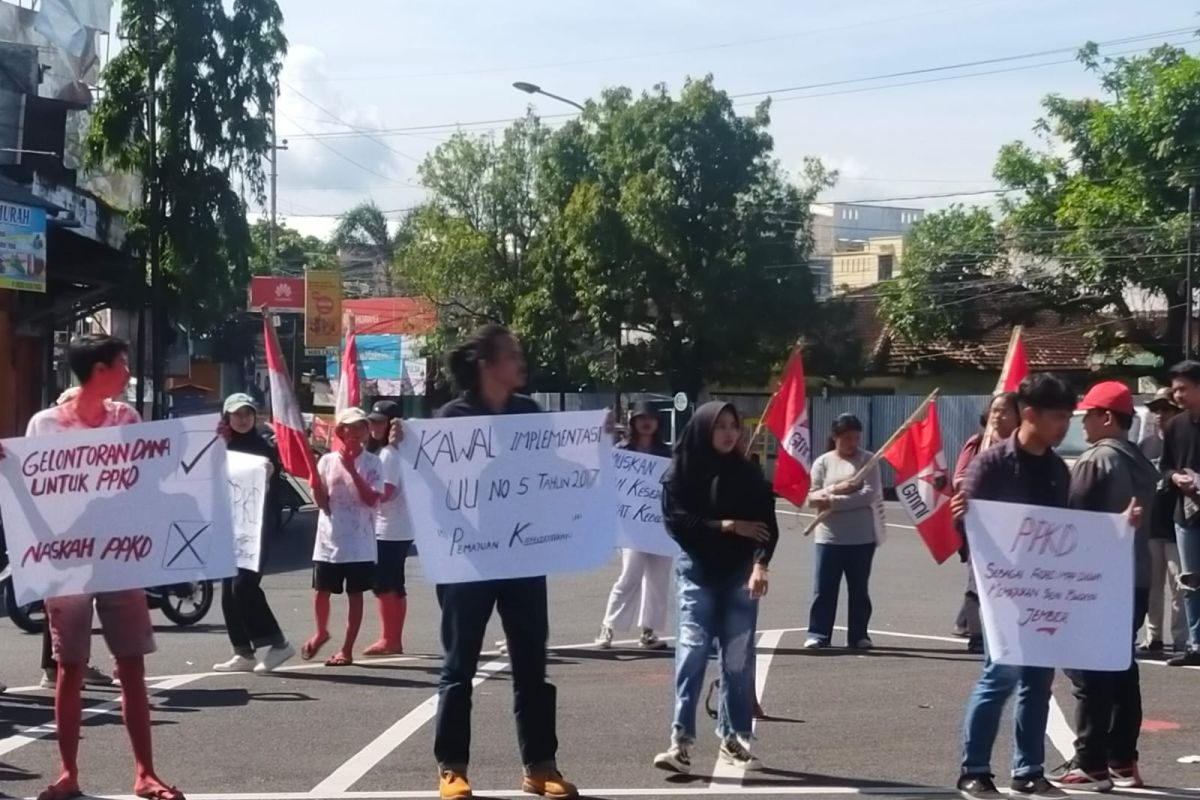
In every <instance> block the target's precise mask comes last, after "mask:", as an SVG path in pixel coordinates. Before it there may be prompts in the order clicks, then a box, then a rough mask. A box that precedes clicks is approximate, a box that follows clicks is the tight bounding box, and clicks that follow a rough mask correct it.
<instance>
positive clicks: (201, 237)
mask: <svg viewBox="0 0 1200 800" xmlns="http://www.w3.org/2000/svg"><path fill="white" fill-rule="evenodd" d="M282 22H283V15H282V14H281V12H280V10H279V6H278V4H277V3H276V0H234V2H232V3H219V2H200V0H187V1H186V2H165V0H124V2H122V4H121V21H120V25H119V29H118V35H119V36H121V37H122V38H123V39H125V40H126V41H127V42H128V44H127V46H126V47H125V48H123V49H122V50H121V52H120V53H118V54H117V55H116V56H115V57H114V58H113V59H112V61H110V62H109V63H108V65H107V66H106V67H105V69H104V72H103V74H102V77H101V79H102V81H103V83H104V87H105V91H104V93H103V94H102V95H101V97H100V100H99V101H98V102H97V104H96V107H95V111H94V114H93V117H92V127H91V130H90V132H89V134H88V137H87V141H86V152H87V160H88V163H89V164H90V165H91V166H92V167H96V168H112V169H118V170H122V171H129V172H137V173H141V174H142V175H143V191H144V194H145V196H147V197H157V198H158V206H159V208H158V211H159V214H158V217H159V219H160V220H161V225H160V226H159V231H160V239H159V242H160V247H161V252H162V264H163V271H164V276H165V283H166V287H167V289H168V294H169V297H168V298H167V300H168V303H169V308H170V313H171V316H172V317H173V318H174V319H177V320H179V321H181V322H183V323H184V324H186V325H188V326H189V327H191V328H192V329H193V330H194V331H198V332H201V333H203V332H205V331H208V330H212V329H215V328H216V327H218V326H219V325H220V324H221V323H222V322H224V321H225V320H226V319H228V318H229V317H230V315H231V314H233V313H234V312H235V311H236V310H237V309H238V308H239V307H241V306H242V305H243V304H244V302H245V297H246V286H247V283H248V281H249V277H250V259H251V255H252V252H253V243H252V240H251V235H250V225H249V222H248V221H247V219H246V211H247V209H246V203H245V201H244V200H243V197H244V196H245V195H248V196H250V197H252V198H254V199H255V200H256V201H258V202H260V203H261V202H262V201H263V199H264V197H265V192H264V187H265V175H264V170H263V159H264V158H265V157H267V155H268V154H269V153H270V148H271V145H272V141H271V129H270V122H269V119H270V108H271V106H272V104H273V103H274V101H275V93H276V86H277V81H278V77H279V71H280V68H281V59H282V58H283V55H284V53H285V51H286V49H287V40H286V39H285V37H284V35H283V31H282V28H281V26H282ZM151 74H154V75H155V78H156V84H157V85H156V91H155V92H154V94H153V96H154V99H155V100H156V101H157V102H156V115H157V124H156V126H155V133H156V138H157V148H156V149H157V158H156V160H155V163H154V164H153V168H152V169H150V170H147V165H148V153H149V137H148V132H149V118H148V110H149V103H148V102H147V98H148V97H149V96H150V94H151V93H150V91H149V76H150V75H151ZM152 179H153V180H154V181H155V185H154V186H152V185H151V180H152ZM152 190H153V191H152ZM130 219H131V222H132V223H133V231H132V234H133V235H132V236H131V242H132V243H133V244H134V245H135V246H136V247H137V248H138V249H139V250H141V251H142V252H145V251H146V249H147V248H148V247H149V242H148V239H147V219H146V215H145V213H144V210H143V209H134V210H132V213H131V215H130ZM183 298H186V302H183Z"/></svg>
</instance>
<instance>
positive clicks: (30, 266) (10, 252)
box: [0, 202, 46, 293]
mask: <svg viewBox="0 0 1200 800" xmlns="http://www.w3.org/2000/svg"><path fill="white" fill-rule="evenodd" d="M0 289H12V290H14V291H18V292H42V293H45V291H46V209H44V208H34V207H33V206H22V205H17V204H16V203H4V202H0Z"/></svg>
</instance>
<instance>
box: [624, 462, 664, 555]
mask: <svg viewBox="0 0 1200 800" xmlns="http://www.w3.org/2000/svg"><path fill="white" fill-rule="evenodd" d="M612 462H613V471H614V472H615V473H616V481H617V517H618V519H619V524H618V525H617V547H627V548H629V549H630V550H637V551H638V552H640V553H653V554H654V555H659V556H676V555H678V554H679V545H677V544H675V540H674V539H672V538H671V537H670V536H668V535H667V529H666V528H665V527H663V518H662V484H661V483H660V481H661V480H662V476H663V473H664V472H666V470H667V467H669V466H670V465H671V459H669V458H662V457H661V456H649V455H646V454H645V453H638V452H636V451H634V450H613V452H612Z"/></svg>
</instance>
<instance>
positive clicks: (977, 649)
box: [967, 636, 983, 656]
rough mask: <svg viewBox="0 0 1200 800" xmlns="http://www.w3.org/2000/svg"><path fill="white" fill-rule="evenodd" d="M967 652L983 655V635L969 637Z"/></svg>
mask: <svg viewBox="0 0 1200 800" xmlns="http://www.w3.org/2000/svg"><path fill="white" fill-rule="evenodd" d="M967 652H968V653H970V654H971V655H973V656H981V655H983V637H982V636H972V637H970V638H969V639H967Z"/></svg>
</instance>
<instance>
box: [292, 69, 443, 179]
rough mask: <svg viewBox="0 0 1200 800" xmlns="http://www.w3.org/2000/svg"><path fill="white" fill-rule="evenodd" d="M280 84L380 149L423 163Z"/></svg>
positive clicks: (293, 87)
mask: <svg viewBox="0 0 1200 800" xmlns="http://www.w3.org/2000/svg"><path fill="white" fill-rule="evenodd" d="M280 84H281V85H283V86H284V87H286V88H287V90H288V91H289V92H291V93H292V94H294V95H296V96H297V97H299V98H300V99H301V100H303V101H304V102H306V103H308V104H309V105H310V106H312V107H313V108H315V109H317V110H318V111H321V112H323V113H324V114H326V115H327V116H328V117H329V118H330V119H332V120H333V121H334V122H339V123H341V124H342V125H345V126H346V127H347V128H350V129H351V130H354V131H358V132H360V133H363V135H364V136H366V138H368V139H370V140H371V141H372V142H375V144H377V145H379V146H380V147H382V148H384V149H385V150H389V151H391V152H393V153H395V154H396V155H398V156H400V157H401V158H407V159H408V160H409V161H412V162H415V163H417V164H420V163H421V160H420V159H419V158H416V157H414V156H410V155H409V154H408V153H403V152H401V151H399V150H397V149H396V148H394V147H392V146H391V145H390V144H388V143H387V142H385V141H383V140H382V139H380V138H378V137H376V136H371V135H369V134H366V133H365V132H363V130H362V129H361V128H358V127H356V126H354V125H352V124H350V123H349V122H347V121H346V120H344V119H342V118H341V117H339V116H338V115H337V114H334V113H333V112H332V111H330V110H329V109H328V108H325V106H323V105H321V104H320V103H318V102H317V101H316V100H313V99H312V98H311V97H309V96H308V95H306V94H304V93H303V92H301V91H300V90H299V89H297V88H296V87H295V86H292V85H291V84H290V83H286V82H284V81H280Z"/></svg>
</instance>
